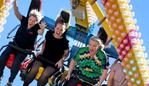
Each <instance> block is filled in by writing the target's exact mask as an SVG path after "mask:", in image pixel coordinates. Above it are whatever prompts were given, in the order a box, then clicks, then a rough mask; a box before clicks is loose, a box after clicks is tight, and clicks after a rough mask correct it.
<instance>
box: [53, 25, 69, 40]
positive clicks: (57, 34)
mask: <svg viewBox="0 0 149 86" xmlns="http://www.w3.org/2000/svg"><path fill="white" fill-rule="evenodd" d="M65 30H66V25H65V24H60V23H58V24H57V25H56V27H55V29H54V35H55V37H56V38H61V37H62V35H63V33H64V32H65Z"/></svg>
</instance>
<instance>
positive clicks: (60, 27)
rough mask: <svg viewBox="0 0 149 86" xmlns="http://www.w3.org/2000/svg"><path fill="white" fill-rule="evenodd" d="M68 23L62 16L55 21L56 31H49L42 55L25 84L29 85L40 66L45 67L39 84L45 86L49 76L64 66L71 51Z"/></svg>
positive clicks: (36, 61) (38, 85)
mask: <svg viewBox="0 0 149 86" xmlns="http://www.w3.org/2000/svg"><path fill="white" fill-rule="evenodd" d="M66 27H67V24H66V23H65V22H64V20H63V19H61V18H60V17H58V18H57V20H56V23H55V28H54V32H53V31H51V30H50V31H48V32H47V33H46V36H45V41H44V44H43V47H42V50H41V53H40V55H39V56H38V57H37V59H36V60H35V61H34V63H33V65H32V68H31V70H30V71H29V73H28V74H27V77H26V78H25V81H24V84H23V86H28V85H29V84H30V83H31V82H32V81H33V79H34V78H35V76H36V75H37V73H38V70H39V67H41V66H42V67H44V71H43V73H42V74H41V76H40V78H39V80H38V82H37V86H45V85H46V84H47V82H48V78H49V77H50V76H51V75H52V74H53V73H55V72H56V71H57V69H59V68H61V67H62V66H63V62H64V59H65V58H66V57H67V55H68V52H69V46H68V40H67V39H66V37H65V31H66Z"/></svg>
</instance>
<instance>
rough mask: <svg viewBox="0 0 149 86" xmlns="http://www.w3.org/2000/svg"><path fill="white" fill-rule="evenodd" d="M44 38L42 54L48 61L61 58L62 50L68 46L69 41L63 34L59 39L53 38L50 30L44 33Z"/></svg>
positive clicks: (54, 61) (55, 60)
mask: <svg viewBox="0 0 149 86" xmlns="http://www.w3.org/2000/svg"><path fill="white" fill-rule="evenodd" d="M45 40H46V44H45V49H44V51H43V54H42V56H43V58H45V59H47V60H49V61H50V62H53V63H56V62H57V61H59V60H60V59H61V58H62V56H63V54H64V51H65V50H66V49H68V48H69V46H68V43H69V41H68V40H67V39H66V37H65V36H64V37H63V38H61V39H57V38H55V37H54V36H53V32H52V31H51V30H50V31H48V32H47V33H46V36H45Z"/></svg>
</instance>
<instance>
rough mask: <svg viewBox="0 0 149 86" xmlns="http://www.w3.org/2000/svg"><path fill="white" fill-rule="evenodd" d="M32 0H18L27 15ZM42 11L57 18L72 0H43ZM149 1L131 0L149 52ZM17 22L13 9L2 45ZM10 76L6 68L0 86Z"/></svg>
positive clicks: (16, 84) (18, 82) (0, 36)
mask: <svg viewBox="0 0 149 86" xmlns="http://www.w3.org/2000/svg"><path fill="white" fill-rule="evenodd" d="M30 1H31V0H17V2H18V6H19V10H20V12H21V13H22V14H23V15H26V13H27V9H28V7H29V3H30ZM42 1H43V3H42V13H43V15H46V16H48V17H50V18H52V19H55V18H56V16H57V14H58V13H59V12H60V10H61V9H67V10H70V9H71V7H70V2H69V0H42ZM99 2H100V1H99ZM148 3H149V1H148V0H131V3H130V4H132V5H133V11H134V12H135V18H136V19H137V25H138V26H139V27H140V30H139V31H140V32H141V34H142V37H141V38H142V39H143V41H144V45H145V47H146V52H147V53H149V46H148V44H149V38H148V36H149V35H148V34H149V30H148V29H147V28H148V25H149V23H147V22H148V20H149V12H147V8H146V7H147V6H148ZM17 24H19V21H18V20H17V18H16V17H15V15H14V11H13V9H11V10H10V15H9V17H8V18H7V23H6V24H5V26H4V28H5V29H4V31H3V32H0V47H1V46H2V45H5V44H7V43H8V42H9V41H10V40H8V39H6V36H7V34H8V33H9V31H10V30H11V29H13V28H14V27H15V26H16V25H17ZM74 24H75V22H74V18H73V17H72V19H71V25H72V26H74ZM8 77H9V70H8V69H7V68H6V69H5V73H4V80H3V81H2V83H1V84H0V86H4V85H5V84H6V81H7V80H8ZM13 85H14V86H20V85H22V81H21V80H20V77H19V76H17V78H16V79H15V81H14V83H13ZM31 86H36V81H34V82H33V83H32V84H31Z"/></svg>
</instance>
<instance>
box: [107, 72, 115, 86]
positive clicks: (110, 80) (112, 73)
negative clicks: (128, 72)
mask: <svg viewBox="0 0 149 86" xmlns="http://www.w3.org/2000/svg"><path fill="white" fill-rule="evenodd" d="M113 78H114V70H111V72H110V76H109V79H108V86H112V82H113Z"/></svg>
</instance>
